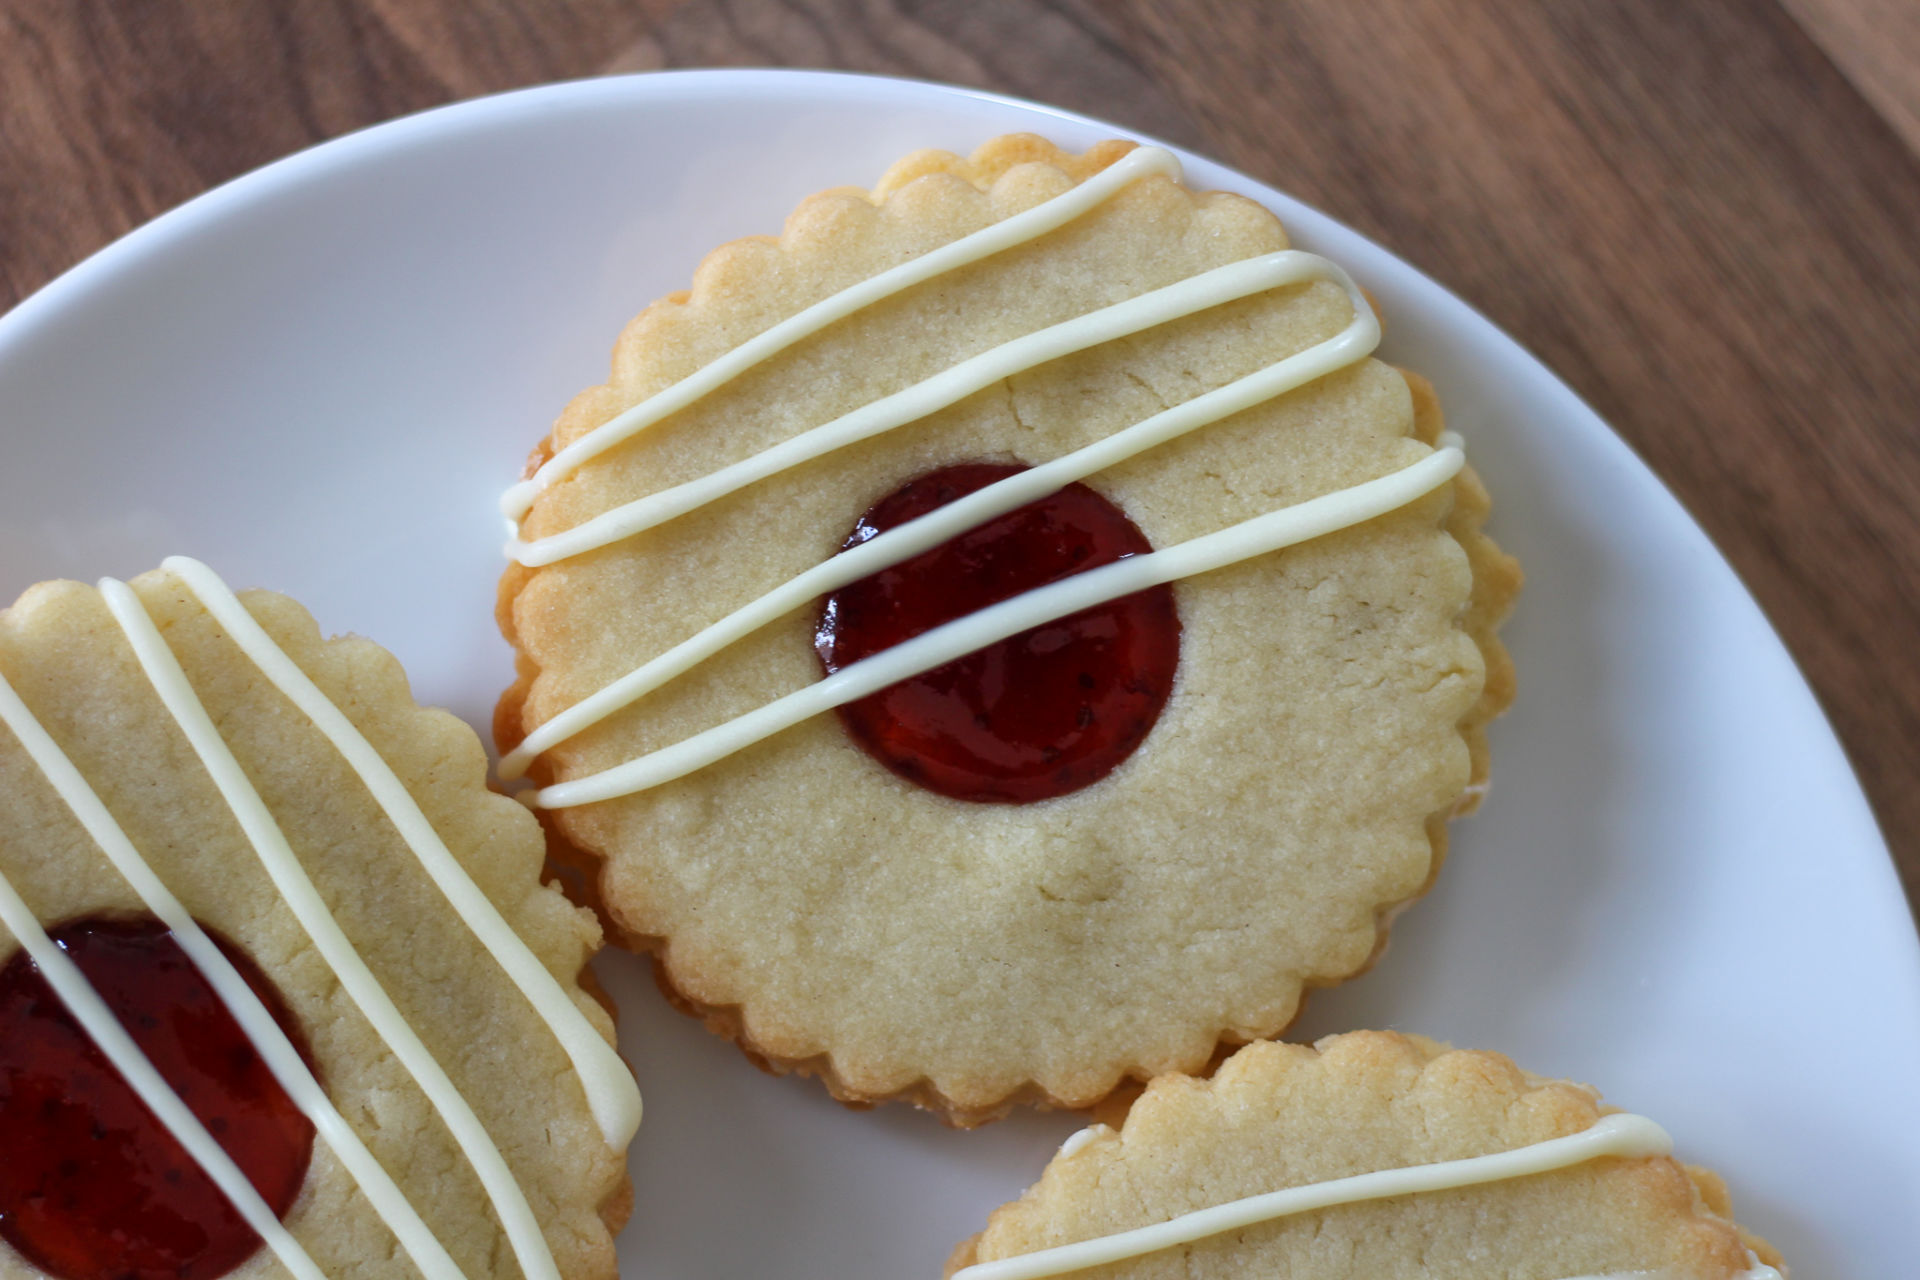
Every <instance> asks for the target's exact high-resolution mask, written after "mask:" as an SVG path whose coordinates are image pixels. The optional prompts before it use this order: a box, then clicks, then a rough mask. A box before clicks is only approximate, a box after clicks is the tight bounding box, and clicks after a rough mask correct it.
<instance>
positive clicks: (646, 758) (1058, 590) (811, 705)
mask: <svg viewBox="0 0 1920 1280" xmlns="http://www.w3.org/2000/svg"><path fill="white" fill-rule="evenodd" d="M1465 462H1466V457H1465V455H1464V454H1462V453H1461V452H1460V450H1459V449H1457V448H1454V447H1452V446H1448V447H1446V448H1443V449H1441V450H1439V451H1438V452H1435V453H1431V454H1428V455H1427V456H1426V457H1425V458H1422V459H1421V460H1420V461H1419V462H1416V463H1414V464H1413V465H1412V466H1410V467H1405V468H1403V469H1401V470H1399V471H1394V472H1390V473H1388V474H1387V475H1384V476H1381V477H1379V478H1378V479H1375V480H1369V481H1367V482H1365V483H1364V484H1357V485H1354V486H1352V487H1351V488H1347V489H1340V490H1336V491H1335V492H1333V493H1328V494H1322V495H1321V496H1320V497H1317V498H1311V499H1309V500H1307V501H1306V502H1301V503H1296V504H1295V505H1293V506H1290V507H1282V508H1280V509H1279V510H1277V511H1269V512H1267V513H1266V514H1265V515H1260V516H1255V517H1254V518H1253V519H1251V520H1245V521H1242V522H1240V523H1239V524H1235V525H1230V526H1229V527H1227V528H1225V529H1222V530H1220V531H1219V532H1218V533H1209V534H1205V535H1203V536H1201V537H1198V538H1189V539H1188V540H1187V541H1185V542H1182V543H1179V544H1177V545H1175V546H1172V547H1167V548H1165V549H1164V550H1160V551H1152V552H1148V553H1147V554H1146V555H1137V556H1128V557H1127V558H1126V559H1123V560H1115V561H1113V562H1112V563H1110V564H1104V565H1101V566H1100V567H1099V568H1097V569H1089V570H1087V571H1085V572H1084V573H1077V574H1074V575H1073V576H1072V577H1069V578H1063V579H1061V580H1060V581H1058V582H1053V583H1049V584H1047V585H1046V586H1044V587H1040V588H1037V589H1035V590H1033V591H1029V592H1026V593H1025V594H1023V595H1017V596H1014V597H1013V598H1012V599H1010V600H1003V601H1001V602H1000V603H999V604H996V605H990V606H988V607H987V608H985V609H981V610H978V611H976V612H974V613H970V614H968V615H967V616H965V617H963V618H958V619H955V620H954V621H952V622H949V623H946V624H944V625H943V626H938V627H935V628H933V629H932V630H931V631H925V632H922V633H921V634H919V635H917V636H915V637H913V638H912V639H910V640H906V641H903V642H901V643H900V644H897V645H894V646H893V647H892V648H890V649H884V650H882V651H880V652H879V653H876V654H874V655H873V656H872V657H870V658H863V659H861V660H860V661H859V662H855V663H853V664H851V665H849V666H846V667H842V668H841V669H840V670H838V671H836V672H834V673H833V674H832V675H830V676H827V677H826V678H824V679H822V680H817V681H815V682H814V683H813V684H810V685H808V686H806V687H805V688H803V689H800V690H797V691H795V692H793V693H789V694H787V695H785V696H784V697H779V698H775V699H774V700H773V701H772V702H769V703H767V704H766V705H764V706H761V707H757V708H755V709H754V710H752V711H749V712H747V713H745V714H744V715H740V716H736V717H734V718H733V719H732V720H729V721H727V722H726V723H724V724H721V725H717V726H715V727H714V728H711V729H707V730H704V731H702V732H700V733H696V734H694V735H693V736H692V737H690V738H686V739H683V740H682V741H680V742H676V743H674V744H673V745H671V746H668V747H662V748H661V749H660V750H658V751H650V752H648V753H647V754H646V755H643V756H640V757H639V758H638V759H635V760H630V761H628V762H627V763H626V764H623V765H616V766H615V767H613V768H611V769H607V770H603V771H602V772H600V773H595V774H589V775H587V776H586V777H583V778H574V779H571V780H569V781H567V782H561V783H556V784H554V785H553V786H550V787H543V788H541V789H540V790H539V791H537V792H535V793H533V798H532V803H533V804H535V805H536V806H538V807H540V808H543V809H561V808H566V807H567V806H569V805H578V804H591V803H593V802H595V801H598V800H608V799H612V798H613V797H615V796H624V795H631V794H633V793H634V792H637V791H644V790H646V789H648V788H650V787H657V786H659V785H661V784H662V783H666V782H671V781H673V780H674V779H676V778H682V777H685V776H686V775H687V774H689V773H692V772H693V771H694V770H696V769H702V768H705V767H706V766H707V765H709V764H712V763H713V762H714V761H716V760H720V759H724V758H725V757H727V756H730V755H732V754H733V753H734V752H736V751H741V750H744V749H745V748H747V747H750V746H752V745H753V744H754V743H756V742H760V741H762V740H763V739H765V738H768V737H771V736H772V735H773V734H775V733H778V732H779V731H780V730H782V729H785V728H788V727H789V726H792V725H795V724H798V723H799V722H800V721H802V720H805V719H807V718H808V717H810V716H815V715H818V714H820V713H821V712H823V711H830V710H832V709H833V708H835V707H838V706H841V705H843V704H845V703H848V702H852V701H853V700H854V699H856V698H864V697H866V696H867V695H868V694H870V693H874V692H876V691H878V690H880V689H884V688H886V687H887V686H888V685H891V684H896V683H898V682H899V681H901V680H905V679H908V678H910V677H912V676H915V675H918V674H920V673H921V672H923V671H931V670H932V669H933V668H935V667H938V666H940V665H942V664H943V663H947V662H951V661H953V660H954V659H955V658H958V657H961V656H963V655H965V654H969V653H972V652H974V651H975V650H977V649H982V648H985V647H986V646H987V645H990V644H994V643H996V642H997V641H1000V640H1004V639H1006V638H1007V637H1008V636H1014V635H1018V634H1020V633H1021V632H1022V631H1026V630H1029V629H1030V628H1033V627H1037V626H1040V625H1041V624H1043V623H1046V622H1050V621H1052V620H1053V619H1055V618H1064V617H1066V616H1067V615H1068V614H1071V613H1078V612H1080V611H1081V610H1082V609H1091V608H1093V607H1094V606H1095V605H1099V604H1104V603H1105V602H1107V601H1109V600H1115V599H1118V598H1119V597H1121V596H1125V595H1132V594H1133V593H1134V592H1136V591H1144V590H1146V589H1147V588H1149V587H1156V586H1160V585H1161V584H1163V583H1167V582H1172V581H1174V580H1175V579H1178V578H1186V577H1191V576H1192V575H1194V574H1198V573H1206V572H1208V571H1210V570H1213V569H1218V568H1222V567H1223V566H1226V565H1229V564H1234V563H1237V562H1238V561H1241V560H1245V559H1248V558H1250V557H1252V556H1257V555H1262V554H1265V553H1266V552H1269V551H1276V550H1278V549H1280V548H1281V547H1288V546H1292V545H1294V544H1295V543H1299V542H1305V541H1307V540H1308V539H1310V538H1318V537H1321V536H1323V535H1325V534H1328V533H1332V532H1334V531H1335V530H1338V529H1345V528H1348V527H1349V526H1352V525H1356V524H1360V523H1362V522H1364V521H1367V520H1371V519H1373V518H1374V517H1375V516H1379V515H1384V514H1385V513H1387V512H1389V511H1393V510H1395V509H1397V508H1399V507H1403V506H1405V505H1406V504H1407V503H1409V502H1412V501H1414V500H1415V499H1416V498H1419V497H1421V496H1422V495H1424V494H1427V493H1431V492H1432V491H1433V490H1435V489H1437V488H1439V487H1440V486H1441V485H1443V484H1445V483H1446V482H1447V481H1449V480H1451V479H1453V477H1454V476H1456V475H1458V474H1459V472H1460V468H1461V467H1462V466H1463V465H1465Z"/></svg>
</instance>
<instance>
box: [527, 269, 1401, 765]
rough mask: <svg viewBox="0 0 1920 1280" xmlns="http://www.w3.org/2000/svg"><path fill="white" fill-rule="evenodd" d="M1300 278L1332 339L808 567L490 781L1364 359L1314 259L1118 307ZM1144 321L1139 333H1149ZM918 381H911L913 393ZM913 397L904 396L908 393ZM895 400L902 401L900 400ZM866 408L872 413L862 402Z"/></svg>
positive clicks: (1223, 274) (1347, 282)
mask: <svg viewBox="0 0 1920 1280" xmlns="http://www.w3.org/2000/svg"><path fill="white" fill-rule="evenodd" d="M1311 280H1330V281H1333V282H1334V283H1336V284H1338V285H1340V286H1341V287H1342V288H1343V289H1345V290H1346V293H1347V296H1348V299H1349V301H1350V302H1351V303H1352V305H1353V310H1354V315H1353V319H1352V321H1351V322H1350V323H1349V324H1348V325H1347V326H1346V327H1345V328H1344V329H1342V330H1341V331H1340V332H1339V333H1337V334H1335V335H1334V336H1333V337H1331V338H1329V339H1327V340H1326V341H1324V342H1320V343H1317V344H1315V345H1314V346H1312V347H1309V348H1307V349H1306V350H1304V351H1300V352H1296V353H1295V354H1293V355H1290V356H1287V357H1286V358H1284V359H1282V360H1279V361H1277V362H1275V363H1274V364H1271V365H1269V366H1267V367H1266V368H1264V369H1261V370H1259V371H1258V372H1255V373H1252V374H1249V375H1248V376H1246V377H1244V378H1240V379H1237V380H1236V381H1233V382H1230V383H1228V384H1226V385H1225V386H1222V387H1217V388H1215V389H1214V390H1212V391H1209V392H1206V393H1205V394H1203V395H1199V396H1195V397H1194V398H1193V399H1191V400H1187V401H1183V402H1182V403H1180V404H1177V405H1174V406H1173V407H1171V408H1169V409H1165V410H1163V411H1161V412H1159V413H1156V414H1154V415H1153V416H1152V417H1149V418H1146V419H1144V420H1143V421H1141V422H1137V423H1135V424H1133V425H1132V426H1130V427H1127V428H1125V429H1123V430H1121V431H1117V432H1115V433H1114V434H1113V435H1110V436H1108V437H1106V438H1105V439H1103V440H1099V441H1096V442H1095V443H1093V444H1090V445H1087V446H1086V447H1084V448H1081V449H1076V450H1074V451H1073V452H1071V453H1068V454H1063V455H1062V456H1060V457H1058V458H1055V459H1053V460H1052V461H1051V462H1044V463H1041V464H1040V465H1038V466H1034V467H1030V468H1028V469H1027V470H1025V471H1022V472H1019V473H1018V474H1016V475H1013V476H1009V477H1008V478H1006V479H1005V480H1000V481H997V482H995V483H993V484H990V485H987V486H986V487H984V488H982V489H979V490H976V491H975V492H973V493H971V494H968V495H967V496H966V497H964V498H961V499H959V500H958V501H955V502H951V503H948V504H947V505H946V506H944V507H940V508H938V509H937V510H935V511H932V512H929V513H928V514H926V515H924V516H921V517H920V518H919V519H917V520H913V521H910V522H908V523H907V524H904V525H901V526H899V527H897V528H893V529H889V530H887V531H886V532H885V533H882V534H879V535H878V536H876V537H873V538H869V539H868V540H867V541H866V542H863V543H861V544H860V545H859V546H856V547H850V548H848V549H847V550H845V551H842V552H841V553H840V554H839V555H836V556H834V557H832V558H831V559H829V560H826V561H823V562H822V563H820V564H818V565H815V566H814V567H813V568H811V569H809V570H807V571H806V572H804V573H802V574H799V575H797V576H796V577H794V578H791V579H789V580H788V581H787V582H785V583H783V584H782V585H780V586H778V587H776V588H774V589H773V590H772V591H769V592H767V593H766V594H764V595H762V596H761V597H760V598H759V599H757V600H754V601H752V602H751V603H749V604H747V605H745V606H743V607H741V608H739V609H736V610H735V611H734V612H732V613H730V614H728V615H727V616H726V617H724V618H722V619H720V620H719V621H718V622H715V623H713V624H712V625H710V626H708V627H706V628H704V629H703V630H701V631H700V632H698V633H697V634H695V635H693V636H691V637H689V638H688V639H687V640H684V641H682V642H681V643H679V644H677V645H675V646H674V647H673V648H671V649H668V650H667V651H666V652H664V653H662V654H661V655H660V656H658V657H656V658H654V659H652V660H651V661H649V662H647V663H645V664H643V665H642V666H640V667H638V668H636V669H635V670H633V671H632V672H629V673H628V674H627V675H625V676H622V677H621V678H620V679H618V680H616V681H614V682H613V683H612V684H610V685H608V686H606V687H605V688H603V689H601V690H599V691H597V692H595V693H593V694H591V695H590V696H588V697H586V698H584V699H582V700H581V701H579V702H577V703H575V704H574V705H573V706H571V707H568V708H567V709H566V710H565V711H562V712H560V713H559V714H558V715H556V716H554V717H553V718H552V719H551V720H548V721H547V722H546V723H545V724H542V725H540V726H539V727H538V728H536V729H535V730H534V731H533V732H532V733H529V734H528V735H527V737H526V738H525V740H523V741H522V742H521V743H520V744H519V745H518V746H517V747H515V748H514V749H513V750H512V751H509V752H508V753H507V754H506V755H505V756H503V757H502V758H501V761H500V776H501V777H503V778H506V779H508V780H512V779H514V778H518V777H521V776H522V775H524V774H525V773H526V769H527V766H528V765H529V764H530V763H532V761H533V760H534V759H535V758H536V757H538V756H539V755H540V754H541V753H542V752H544V751H547V750H548V749H549V748H551V747H553V746H555V745H556V744H558V743H560V742H563V741H565V740H566V739H568V738H570V737H572V736H573V735H574V734H577V733H579V732H581V731H582V730H584V729H587V728H589V727H591V726H592V725H594V724H597V723H599V722H600V721H601V720H604V719H605V718H606V717H607V716H609V715H612V714H613V713H614V712H616V711H620V710H622V709H623V708H625V707H627V706H630V705H632V704H633V703H634V702H635V701H637V700H638V699H640V698H642V697H645V696H646V695H647V694H649V693H651V692H653V691H654V690H655V689H658V688H659V687H660V686H662V685H664V684H666V683H667V682H668V681H669V680H672V679H673V678H675V677H676V676H679V675H681V674H684V673H685V672H687V671H689V670H691V669H692V668H693V667H695V666H697V665H698V664H699V663H701V662H703V661H705V660H706V659H708V658H710V657H712V656H713V655H714V654H716V653H718V652H720V650H722V649H724V648H726V647H727V646H728V645H730V644H732V643H734V642H735V641H737V640H740V639H742V638H744V637H745V636H747V635H750V634H751V633H752V632H754V631H756V630H758V629H759V628H760V627H763V626H765V625H766V624H767V623H769V622H772V621H773V620H775V619H776V618H779V617H781V616H782V615H784V614H786V613H789V612H791V611H792V610H794V609H797V608H800V607H801V606H803V605H805V604H806V603H807V602H808V601H809V600H812V599H813V598H815V597H816V596H821V595H825V594H827V593H828V592H831V591H837V590H839V589H840V588H841V587H844V586H846V585H847V584H848V583H850V582H855V581H857V580H859V579H861V578H864V577H866V576H867V575H869V574H873V573H878V572H880V571H881V570H883V569H887V568H891V567H892V566H894V565H896V564H899V563H900V562H901V561H903V560H908V559H911V558H912V557H914V556H916V555H919V554H920V553H921V552H923V551H926V550H929V549H931V548H933V547H936V546H939V545H940V544H941V543H942V542H945V541H946V540H947V539H949V538H952V537H954V536H956V535H958V534H961V533H964V532H965V531H966V530H968V529H971V528H974V527H975V526H977V525H981V524H984V523H986V522H987V521H989V520H991V519H993V518H995V517H996V516H999V515H1003V514H1005V513H1006V512H1008V511H1012V510H1013V509H1014V508H1016V507H1020V506H1024V505H1026V504H1027V503H1029V502H1034V501H1037V500H1039V499H1041V498H1044V497H1046V496H1047V495H1048V494H1051V493H1054V492H1057V491H1058V490H1060V489H1062V488H1064V487H1065V486H1067V485H1069V484H1072V483H1073V482H1074V481H1076V480H1082V479H1085V478H1086V477H1087V476H1090V475H1092V474H1093V473H1094V472H1096V471H1101V470H1104V469H1106V468H1108V467H1112V466H1116V465H1118V464H1119V463H1122V462H1124V461H1126V460H1127V459H1129V458H1132V457H1134V456H1136V455H1137V454H1140V453H1144V452H1146V451H1147V450H1149V449H1152V448H1155V447H1157V446H1159V445H1162V444H1166V443H1168V442H1169V441H1172V440H1177V439H1179V438H1180V437H1181V436H1184V435H1186V434H1188V433H1189V432H1192V431H1194V430H1196V429H1198V428H1200V427H1203V426H1206V425H1208V424H1210V423H1213V422H1217V421H1219V420H1220V419H1222V418H1225V417H1228V416H1230V415H1232V414H1235V413H1238V412H1240V411H1241V410H1243V409H1249V408H1252V407H1253V406H1254V405H1257V404H1260V403H1263V402H1264V401H1267V400H1270V399H1273V398H1274V397H1276V396H1279V395H1283V394H1285V393H1286V392H1288V391H1292V390H1294V389H1296V388H1297V387H1300V386H1302V385H1304V384H1306V383H1307V382H1310V381H1312V380H1314V379H1315V378H1319V377H1322V376H1324V375H1325V374H1327V373H1330V372H1332V371H1334V370H1335V369H1338V368H1341V367H1342V366H1344V365H1347V364H1351V363H1353V362H1355V361H1357V360H1360V359H1363V358H1365V357H1366V355H1367V354H1368V353H1369V352H1371V351H1372V350H1373V349H1374V347H1375V346H1377V345H1378V344H1379V341H1380V324H1379V321H1378V320H1377V319H1375V317H1374V314H1373V311H1372V309H1371V308H1370V307H1368V306H1367V302H1366V297H1365V295H1363V294H1362V293H1361V292H1360V289H1359V286H1357V285H1355V284H1354V283H1353V281H1352V279H1351V278H1350V277H1348V276H1347V274H1346V273H1345V272H1344V271H1342V270H1340V268H1339V267H1337V266H1335V265H1334V264H1333V263H1331V262H1329V261H1327V260H1326V259H1325V258H1322V257H1318V256H1316V255H1314V254H1310V253H1302V252H1300V251H1298V250H1293V249H1288V250H1282V251H1281V252H1278V253H1272V254H1268V255H1266V256H1264V257H1260V258H1250V259H1247V260H1246V261H1244V262H1236V263H1231V264H1229V265H1227V266H1225V267H1220V268H1216V269H1215V270H1213V271H1210V272H1207V273H1206V274H1205V275H1201V276H1195V277H1193V278H1192V279H1191V280H1187V281H1183V282H1182V284H1181V285H1175V286H1173V288H1175V289H1179V288H1182V287H1183V286H1187V285H1201V286H1204V288H1203V289H1198V290H1196V291H1195V293H1194V294H1192V295H1183V296H1179V297H1175V296H1171V295H1169V294H1168V291H1167V290H1159V291H1156V293H1154V294H1146V295H1143V296H1142V297H1140V298H1135V299H1132V300H1131V301H1130V302H1127V303H1122V304H1120V305H1121V306H1128V307H1132V306H1135V305H1136V304H1140V303H1145V302H1148V301H1149V300H1152V306H1151V308H1150V309H1149V310H1148V311H1147V314H1148V315H1149V317H1150V321H1151V324H1161V323H1165V322H1166V321H1167V320H1169V319H1176V318H1178V317H1180V316H1184V315H1190V314H1192V313H1193V310H1195V309H1197V308H1193V307H1191V306H1190V304H1189V297H1191V296H1198V297H1201V298H1207V299H1212V300H1215V302H1217V301H1231V300H1233V299H1236V298H1243V297H1249V296H1251V295H1252V294H1255V293H1260V292H1264V291H1266V290H1269V289H1275V288H1280V287H1282V286H1285V285H1291V284H1300V283H1305V282H1307V281H1311ZM1215 302H1209V304H1208V305H1214V304H1215ZM1109 310H1113V308H1109ZM1089 318H1091V317H1082V319H1089ZM1068 323H1069V325H1071V324H1075V323H1078V322H1077V321H1070V322H1068ZM1151 324H1149V325H1146V326H1141V327H1151ZM1058 327H1062V326H1056V328H1058ZM1044 332H1048V331H1043V333H1044ZM1072 341H1073V342H1074V343H1075V347H1074V349H1076V350H1078V349H1081V347H1084V346H1090V345H1094V344H1093V343H1091V342H1082V341H1081V340H1080V339H1079V338H1072ZM1014 345H1017V344H1014ZM1002 350H1004V348H1003V349H1002ZM1015 362H1017V363H1018V362H1025V357H1024V356H1023V355H1016V357H1015ZM1026 363H1031V362H1026ZM942 376H944V375H942ZM928 385H930V384H929V383H922V384H920V387H922V388H923V387H926V386H928ZM919 389H920V388H910V389H909V391H910V392H911V391H918V390H919ZM900 394H901V395H907V394H908V392H902V393H900ZM881 403H885V402H884V401H883V402H881ZM874 407H877V406H869V408H874ZM937 407H940V406H938V405H933V406H931V407H929V406H923V405H918V404H916V405H913V406H911V408H912V410H913V412H914V413H916V414H917V413H919V412H922V411H923V410H924V411H925V412H931V411H932V409H933V408H937ZM849 416H852V415H849ZM896 416H897V415H896ZM842 421H845V419H842ZM826 429H827V428H818V429H816V430H826ZM812 434H813V432H808V433H807V435H812ZM799 438H805V437H799ZM751 461H753V460H752V459H749V462H751ZM686 487H687V486H681V488H686ZM729 491H730V490H729ZM668 492H670V493H671V492H677V490H669V491H668Z"/></svg>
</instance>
